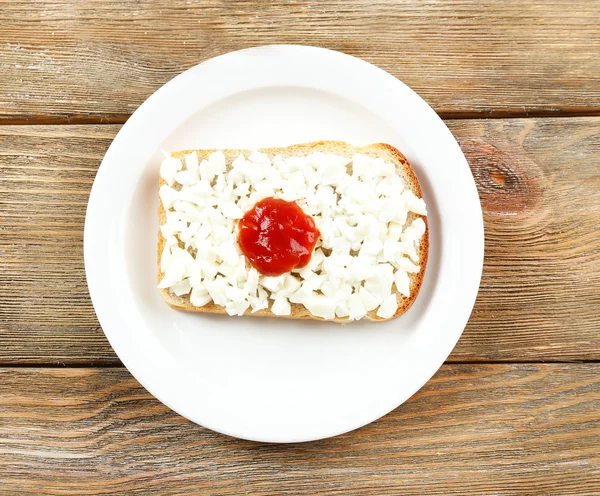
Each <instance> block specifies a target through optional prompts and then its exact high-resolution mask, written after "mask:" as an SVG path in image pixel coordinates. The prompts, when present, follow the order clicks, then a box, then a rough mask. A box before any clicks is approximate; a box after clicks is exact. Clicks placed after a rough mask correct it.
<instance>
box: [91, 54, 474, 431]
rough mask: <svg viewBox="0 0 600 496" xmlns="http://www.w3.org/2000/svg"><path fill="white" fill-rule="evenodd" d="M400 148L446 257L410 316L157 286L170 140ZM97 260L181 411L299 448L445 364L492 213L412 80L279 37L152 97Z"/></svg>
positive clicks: (135, 361) (132, 136) (132, 123)
mask: <svg viewBox="0 0 600 496" xmlns="http://www.w3.org/2000/svg"><path fill="white" fill-rule="evenodd" d="M314 140H343V141H347V142H350V143H353V144H356V145H361V144H368V143H373V142H386V143H390V144H392V145H394V146H395V147H397V148H398V149H400V150H401V151H402V152H403V153H404V154H405V155H406V156H407V158H408V159H409V160H410V162H411V163H412V164H413V166H414V168H415V170H416V172H417V176H418V178H419V181H420V183H421V185H422V188H423V191H424V197H425V201H426V203H427V206H428V211H429V226H430V238H431V241H430V243H431V247H430V256H429V263H428V266H427V271H426V274H425V280H424V283H423V286H422V289H421V293H420V294H419V297H418V298H417V300H416V302H415V304H414V305H413V307H412V308H411V309H410V311H409V312H407V313H406V314H404V315H403V316H401V317H400V318H398V319H395V320H392V321H390V322H384V323H371V322H356V323H352V324H350V325H347V326H340V325H338V324H335V323H328V322H317V321H288V320H284V319H277V318H266V319H265V318H255V317H254V318H253V317H242V318H240V317H227V316H211V315H204V314H187V313H184V312H178V311H176V310H173V309H171V308H170V307H168V306H167V305H166V304H165V303H164V302H163V300H162V298H161V297H160V295H159V292H158V290H157V289H156V271H157V269H156V263H157V262H156V259H157V254H156V251H157V231H158V220H157V213H156V212H157V208H158V195H157V189H158V170H159V165H160V162H161V158H162V155H161V152H160V149H161V148H164V149H166V150H169V151H175V150H177V149H182V148H249V149H253V148H261V147H271V146H285V145H290V144H294V143H302V142H307V141H314ZM84 248H85V269H86V275H87V280H88V285H89V289H90V294H91V297H92V301H93V303H94V308H95V310H96V314H97V315H98V319H99V321H100V324H101V325H102V328H103V329H104V332H105V334H106V337H107V338H108V340H109V341H110V343H111V345H112V346H113V348H114V349H115V351H116V353H117V354H118V355H119V358H120V359H121V360H122V362H123V363H124V364H125V366H126V367H127V368H128V369H129V371H130V372H131V373H132V374H133V375H134V376H135V378H136V379H137V380H138V381H139V382H140V383H141V384H142V385H143V386H144V387H145V388H146V389H147V390H148V391H150V392H151V393H152V394H153V395H154V396H156V397H157V398H158V399H159V400H161V401H162V402H163V403H165V404H166V405H167V406H169V407H170V408H172V409H173V410H175V411H176V412H178V413H180V414H181V415H183V416H185V417H187V418H188V419H190V420H192V421H194V422H197V423H199V424H201V425H203V426H205V427H208V428H210V429H213V430H215V431H218V432H221V433H224V434H228V435H231V436H236V437H240V438H245V439H251V440H257V441H272V442H297V441H308V440H314V439H320V438H325V437H329V436H334V435H337V434H341V433H343V432H347V431H350V430H352V429H356V428H358V427H360V426H363V425H365V424H367V423H369V422H371V421H373V420H375V419H377V418H379V417H381V416H382V415H385V414H386V413H388V412H389V411H391V410H393V409H394V408H396V407H397V406H398V405H400V404H401V403H402V402H404V401H405V400H406V399H407V398H409V397H410V396H411V395H413V394H414V393H415V392H416V391H417V390H418V389H419V388H420V387H421V386H423V384H425V383H426V382H427V380H428V379H429V378H430V377H431V376H432V375H433V374H434V373H435V371H436V370H437V369H438V368H439V367H440V366H441V365H442V363H443V362H444V360H445V359H446V357H447V356H448V355H449V354H450V351H451V350H452V348H453V347H454V345H455V344H456V342H457V341H458V338H459V337H460V335H461V333H462V330H463V328H464V326H465V324H466V323H467V319H468V318H469V315H470V313H471V310H472V308H473V304H474V302H475V297H476V295H477V289H478V286H479V280H480V277H481V270H482V265H483V220H482V214H481V207H480V204H479V198H478V196H477V190H476V188H475V183H474V180H473V176H472V175H471V172H470V170H469V166H468V164H467V162H466V160H465V158H464V156H463V154H462V152H461V150H460V148H459V146H458V144H457V143H456V141H455V140H454V138H453V136H452V134H451V133H450V131H449V130H448V128H447V127H446V126H445V125H444V123H443V122H442V121H441V120H440V118H439V117H438V116H437V115H436V113H435V112H434V111H433V110H432V109H431V108H430V107H429V106H428V105H427V104H426V103H425V102H424V101H423V100H422V99H421V98H420V97H419V96H418V95H417V94H416V93H414V92H413V91H412V90H411V89H410V88H408V87H407V86H405V85H404V84H403V83H401V82H400V81H398V80H397V79H395V78H394V77H392V76H391V75H390V74H388V73H386V72H385V71H383V70H381V69H379V68H377V67H375V66H373V65H371V64H368V63H367V62H364V61H362V60H359V59H356V58H354V57H351V56H348V55H344V54H342V53H339V52H334V51H329V50H325V49H321V48H314V47H305V46H263V47H258V48H252V49H248V50H241V51H238V52H233V53H229V54H226V55H223V56H220V57H217V58H214V59H211V60H208V61H206V62H203V63H202V64H199V65H197V66H196V67H193V68H192V69H190V70H188V71H186V72H184V73H183V74H181V75H179V76H178V77H176V78H175V79H173V80H172V81H170V82H169V83H167V84H166V85H164V86H163V87H162V88H160V89H159V90H158V91H157V92H156V93H154V94H153V95H152V96H151V97H150V98H148V100H146V101H145V102H144V103H143V104H142V105H141V106H140V108H139V109H138V110H137V111H136V112H135V113H134V114H133V115H132V116H131V118H130V119H129V120H128V121H127V123H126V124H125V125H124V126H123V128H122V129H121V131H120V132H119V134H118V135H117V137H116V138H115V140H114V141H113V143H112V145H111V146H110V148H109V149H108V151H107V153H106V156H105V157H104V160H103V161H102V165H101V166H100V169H99V170H98V175H97V176H96V179H95V181H94V186H93V188H92V192H91V195H90V200H89V204H88V209H87V215H86V221H85V236H84Z"/></svg>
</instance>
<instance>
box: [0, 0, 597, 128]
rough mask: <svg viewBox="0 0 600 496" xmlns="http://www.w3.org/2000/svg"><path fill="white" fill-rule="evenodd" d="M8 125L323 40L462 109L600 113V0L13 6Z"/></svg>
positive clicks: (79, 111) (98, 117)
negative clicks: (223, 62) (232, 58)
mask: <svg viewBox="0 0 600 496" xmlns="http://www.w3.org/2000/svg"><path fill="white" fill-rule="evenodd" d="M0 12H1V14H0V20H1V26H2V29H0V121H4V122H12V123H19V122H20V123H24V122H29V121H36V122H46V123H52V122H55V123H56V122H79V123H85V122H99V121H107V122H111V121H112V122H123V121H124V120H125V119H126V118H127V116H128V115H130V114H131V113H132V112H133V111H134V110H135V109H136V108H137V107H138V105H139V104H140V103H141V102H142V101H143V100H144V99H145V98H147V97H148V96H149V95H150V94H151V93H152V92H154V91H155V90H156V89H157V88H158V87H160V86H161V85H162V84H164V83H165V82H166V81H168V80H170V79H171V78H173V77H174V76H175V75H177V74H179V73H180V72H181V71H183V70H185V69H187V68H189V67H191V66H193V65H195V64H197V63H198V62H200V61H202V60H206V59H208V58H210V57H214V56H216V55H220V54H223V53H226V52H229V51H232V50H237V49H241V48H246V47H251V46H256V45H263V44H277V43H281V44H290V43H292V44H294V43H295V44H311V45H317V46H323V47H326V48H331V49H335V50H340V51H342V52H346V53H348V54H351V55H355V56H357V57H361V58H364V59H365V60H367V61H369V62H372V63H374V64H377V65H378V66H380V67H382V68H383V69H385V70H387V71H389V72H390V73H391V74H393V75H394V76H397V77H399V78H400V79H402V80H403V81H404V82H405V83H407V84H408V85H410V86H411V87H412V88H413V89H415V90H416V91H417V92H419V93H420V94H421V95H422V96H423V97H424V98H425V99H426V100H427V101H428V102H429V103H430V104H431V105H432V106H433V107H434V108H435V109H436V110H437V111H438V112H440V113H441V114H443V115H444V116H446V117H452V116H467V115H468V116H500V115H504V116H506V115H554V114H558V113H565V112H571V113H577V114H588V115H589V114H590V113H592V114H593V113H595V114H597V113H598V112H600V79H599V78H598V77H597V75H598V74H599V73H600V57H598V54H599V53H600V23H598V19H599V18H600V4H599V3H598V2H594V1H593V0H587V1H583V0H579V1H571V0H555V1H552V2H546V1H542V0H526V1H523V2H516V1H511V0H501V1H492V0H487V1H485V2H471V1H467V0H443V1H441V0H435V1H427V2H412V1H408V0H404V1H397V0H378V1H372V0H359V1H355V2H347V1H345V0H344V1H342V0H335V1H328V2H308V1H294V2H288V1H283V0H279V1H275V2H266V1H262V2H261V1H231V2H223V1H220V0H211V1H202V2H200V1H197V0H196V1H188V0H163V1H160V2H156V1H151V0H144V1H138V0H135V1H134V0H101V1H94V2H79V1H76V0H69V1H65V2H54V1H51V0H46V1H28V2H21V1H18V0H0Z"/></svg>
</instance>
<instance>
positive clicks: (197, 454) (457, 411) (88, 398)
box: [0, 364, 600, 496]
mask: <svg viewBox="0 0 600 496" xmlns="http://www.w3.org/2000/svg"><path fill="white" fill-rule="evenodd" d="M599 411H600V364H552V365H548V364H536V365H531V364H528V365H524V364H521V365H519V364H496V365H490V364H478V365H446V366H444V367H443V368H442V369H441V370H440V371H439V372H438V373H437V375H436V376H435V377H434V378H433V379H432V380H431V381H430V382H429V383H428V384H427V385H426V386H425V387H424V388H423V389H422V390H421V391H420V392H419V393H417V395H416V396H414V397H413V398H412V399H410V400H409V401H408V402H406V403H405V404H404V405H402V406H401V407H399V408H398V409H396V410H395V411H394V412H392V413H390V414H389V415H387V416H386V417H384V418H383V419H382V420H380V421H378V422H375V423H373V424H371V425H369V426H366V427H363V428H362V429H359V430H358V431H355V432H352V433H348V434H345V435H343V436H340V437H337V438H333V439H327V440H323V441H318V442H314V443H306V444H296V445H273V444H271V445H269V444H259V443H252V442H248V441H240V440H236V439H232V438H228V437H225V436H222V435H219V434H215V433H213V432H211V431H209V430H207V429H204V428H202V427H199V426H197V425H195V424H192V423H191V422H188V421H186V420H184V419H183V418H182V417H180V416H179V415H177V414H175V413H173V412H172V411H170V410H169V409H168V408H167V407H165V406H163V405H162V404H161V403H159V402H158V401H157V400H155V399H154V398H152V397H151V396H150V395H149V394H148V393H147V392H146V391H145V390H144V389H143V388H142V387H141V386H139V384H138V383H137V382H136V381H135V380H134V379H132V378H131V376H129V374H128V373H127V372H126V371H124V370H122V369H66V370H60V369H41V368H38V369H27V368H24V369H0V439H1V440H2V441H1V442H2V444H1V445H0V446H2V448H1V449H0V474H2V478H1V479H0V491H3V494H35V495H37V494H56V495H62V494H78V495H88V494H89V495H92V494H93V495H96V494H113V493H115V492H119V493H121V494H140V495H146V494H149V493H150V492H152V491H155V492H156V493H158V494H166V493H169V494H172V493H177V494H199V493H200V494H211V495H241V494H253V495H273V494H276V495H284V494H294V495H313V494H345V495H373V496H378V495H381V494H410V495H419V496H421V495H423V494H429V495H440V496H442V495H443V496H447V495H450V494H456V495H459V494H460V495H463V494H472V495H484V494H494V495H514V494H551V495H565V496H567V495H568V496H572V495H574V494H578V495H583V494H586V495H597V494H598V489H599V488H600V451H599V450H598V445H599V441H600V415H599V413H598V412H599Z"/></svg>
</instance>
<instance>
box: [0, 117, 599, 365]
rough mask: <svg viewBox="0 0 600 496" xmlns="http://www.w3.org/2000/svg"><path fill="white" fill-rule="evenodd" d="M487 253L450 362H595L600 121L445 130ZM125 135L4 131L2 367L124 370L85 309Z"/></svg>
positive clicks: (480, 124)
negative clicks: (107, 177) (94, 214)
mask: <svg viewBox="0 0 600 496" xmlns="http://www.w3.org/2000/svg"><path fill="white" fill-rule="evenodd" d="M448 124H449V126H450V128H451V130H452V131H453V133H454V134H455V135H456V136H457V138H458V140H459V142H460V144H461V146H462V148H463V150H464V151H465V154H466V156H467V159H468V161H469V162H470V164H471V167H472V170H473V173H474V175H475V177H476V180H477V185H478V188H479V193H480V196H481V200H482V205H483V209H484V217H485V229H486V258H485V266H484V273H483V279H482V283H481V288H480V291H479V296H478V299H477V303H476V305H475V309H474V311H473V314H472V316H471V319H470V321H469V324H468V325H467V328H466V330H465V333H464V334H463V337H462V338H461V340H460V341H459V343H458V346H457V347H456V349H455V351H454V353H453V354H452V355H451V357H450V360H451V361H482V360H492V361H535V360H600V270H599V268H600V237H599V236H598V226H599V225H600V174H599V172H598V158H599V156H600V118H574V119H565V118H562V119H525V120H523V119H514V120H504V119H503V120H456V121H449V122H448ZM118 129H119V128H118V126H14V127H13V126H0V150H2V152H1V154H0V228H1V229H2V235H1V236H0V364H51V363H64V364H96V365H99V364H118V359H117V358H116V356H115V355H114V353H113V351H112V350H111V348H110V345H109V344H108V342H107V341H106V339H105V337H104V335H103V333H102V330H101V329H100V327H99V325H98V322H97V320H96V317H95V315H94V311H93V309H92V305H91V303H90V300H89V296H88V292H87V286H86V282H85V274H84V270H83V253H82V236H83V224H84V216H85V208H86V204H87V198H88V194H89V190H90V188H91V185H92V181H93V179H94V175H95V173H96V170H97V168H98V165H99V163H100V161H101V159H102V156H103V154H104V152H105V150H106V148H107V147H108V145H109V144H110V142H111V139H112V138H113V136H114V135H115V133H116V132H117V130H118Z"/></svg>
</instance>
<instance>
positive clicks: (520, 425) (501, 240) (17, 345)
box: [0, 0, 600, 496]
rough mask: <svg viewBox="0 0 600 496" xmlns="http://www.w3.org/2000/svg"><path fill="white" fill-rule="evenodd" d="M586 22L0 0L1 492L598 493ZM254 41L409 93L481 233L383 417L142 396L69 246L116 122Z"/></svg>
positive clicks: (599, 258)
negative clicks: (256, 418) (294, 436)
mask: <svg viewBox="0 0 600 496" xmlns="http://www.w3.org/2000/svg"><path fill="white" fill-rule="evenodd" d="M599 19H600V3H599V2H597V1H593V0H585V1H584V0H581V1H577V2H571V1H568V0H553V1H551V2H546V1H542V0H537V1H535V0H524V1H513V0H499V1H484V2H473V1H467V0H428V1H422V2H421V1H420V2H414V1H411V0H375V1H369V0H358V1H347V0H346V1H341V0H335V1H334V0H329V1H326V2H308V1H293V2H288V1H282V0H281V1H274V2H262V1H256V0H252V1H231V2H223V1H219V0H212V1H202V2H200V1H190V0H172V1H171V0H169V1H167V0H164V1H160V2H154V1H150V0H140V1H138V0H136V1H134V0H94V1H91V0H90V1H87V2H84V1H75V0H68V1H64V2H54V1H51V0H47V1H30V2H22V1H19V0H0V495H1V496H4V495H11V496H12V495H14V494H22V495H30V494H31V495H43V494H51V495H66V494H69V495H71V494H72V495H81V494H90V495H92V494H95V495H99V494H139V495H146V494H161V495H165V494H211V495H212V494H214V495H237V494H257V495H262V494H264V495H267V494H269V495H271V494H275V495H278V494H282V495H283V494H298V495H309V494H310V495H312V494H348V495H384V494H385V495H387V494H389V495H397V494H412V495H422V494H431V495H463V494H473V495H514V494H518V495H540V496H541V495H565V496H567V495H569V496H571V495H579V496H581V495H594V496H597V495H600V448H599V446H600V234H599V232H600V227H598V226H600V78H599V77H598V76H599V74H600V23H599ZM268 43H300V44H313V45H319V46H324V47H328V48H332V49H336V50H341V51H343V52H346V53H349V54H352V55H356V56H358V57H361V58H363V59H365V60H368V61H370V62H373V63H375V64H377V65H379V66H380V67H382V68H384V69H385V70H387V71H388V72H390V73H392V74H393V75H395V76H397V77H399V78H400V79H402V80H403V81H404V82H405V83H407V84H409V85H410V86H411V87H412V88H413V89H415V90H416V91H417V92H419V94H421V95H422V96H423V97H424V98H425V99H426V100H427V101H428V102H429V103H430V104H431V105H432V106H433V107H434V108H435V109H436V111H437V112H438V113H439V114H440V115H441V116H442V117H444V118H446V119H447V121H446V122H447V124H448V126H449V127H450V129H451V130H452V132H453V133H454V135H455V136H456V137H457V139H458V141H459V143H460V145H461V147H462V149H463V150H464V152H465V155H466V157H467V159H468V161H469V164H470V166H471V169H472V171H473V174H474V176H475V179H476V182H477V186H478V189H479V193H480V197H481V202H482V206H483V210H484V217H485V230H486V257H485V265H484V272H483V278H482V283H481V288H480V291H479V296H478V299H477V303H476V305H475V309H474V311H473V314H472V316H471V319H470V321H469V323H468V325H467V328H466V329H465V332H464V334H463V337H462V338H461V340H460V341H459V343H458V345H457V347H456V349H455V350H454V352H453V353H452V355H451V356H450V357H449V360H448V363H446V364H445V365H444V366H443V367H442V368H441V370H440V371H439V372H438V373H437V375H436V376H435V377H434V378H433V379H432V380H431V381H430V382H429V383H428V384H427V385H426V386H425V387H424V388H423V389H422V390H421V391H420V392H419V393H417V395H416V396H414V397H413V398H412V399H410V400H409V401H408V402H406V403H405V404H404V405H402V406H401V407H399V408H398V409H396V410H395V411H394V412H392V413H391V414H389V415H388V416H386V417H385V418H384V419H382V420H380V421H378V422H375V423H373V424H371V425H369V426H366V427H364V428H362V429H359V430H358V431H355V432H352V433H348V434H346V435H343V436H340V437H337V438H334V439H329V440H324V441H319V442H314V443H307V444H297V445H267V444H260V443H250V442H246V441H240V440H235V439H232V438H228V437H225V436H221V435H219V434H216V433H213V432H211V431H208V430H206V429H203V428H202V427H199V426H197V425H194V424H192V423H190V422H188V421H186V420H185V419H183V418H182V417H180V416H179V415H177V414H175V413H173V412H172V411H170V410H169V409H168V408H166V407H165V406H163V405H162V404H161V403H159V402H158V401H157V400H155V399H153V398H152V397H151V396H150V395H149V394H148V393H147V392H146V391H145V390H144V389H143V388H142V387H141V386H140V385H139V384H138V383H137V382H136V381H135V380H134V379H133V378H132V377H131V376H130V375H129V373H128V372H127V370H126V369H124V368H123V367H122V365H121V364H120V362H119V360H118V359H117V357H116V355H115V354H114V352H113V351H112V349H111V348H110V345H109V344H108V342H107V341H106V339H105V338H104V335H103V333H102V330H101V329H100V327H99V325H98V322H97V320H96V317H95V315H94V312H93V309H92V306H91V303H90V300H89V296H88V293H87V286H86V282H85V275H84V271H83V260H82V234H83V223H84V217H85V207H86V204H87V199H88V195H89V191H90V187H91V184H92V181H93V179H94V176H95V173H96V171H97V169H98V166H99V164H100V161H101V159H102V157H103V155H104V153H105V151H106V149H107V147H108V146H109V144H110V142H111V140H112V139H113V137H114V136H115V134H116V133H117V131H118V130H119V128H120V126H119V125H118V124H119V123H123V122H125V120H126V119H127V118H128V116H129V115H131V113H132V112H133V111H134V110H135V109H136V108H137V106H138V105H139V104H140V103H141V102H142V101H143V100H144V99H145V98H146V97H147V96H148V95H150V94H151V93H152V92H154V91H155V90H156V89H157V88H158V87H160V86H161V85H162V84H163V83H164V82H166V81H168V80H169V79H171V78H172V77H174V76H175V75H177V74H179V73H180V72H181V71H183V70H185V69H187V68H188V67H191V66H193V65H195V64H197V63H198V62H200V61H202V60H205V59H207V58H210V57H213V56H215V55H219V54H222V53H226V52H228V51H231V50H235V49H239V48H244V47H249V46H254V45H260V44H268ZM489 117H493V119H489ZM107 123H113V124H107ZM23 124H29V125H23ZM59 124H60V125H59ZM67 124H71V125H67ZM73 124H81V125H73ZM542 362H544V363H542ZM566 362H585V363H566ZM83 367H90V368H83Z"/></svg>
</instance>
